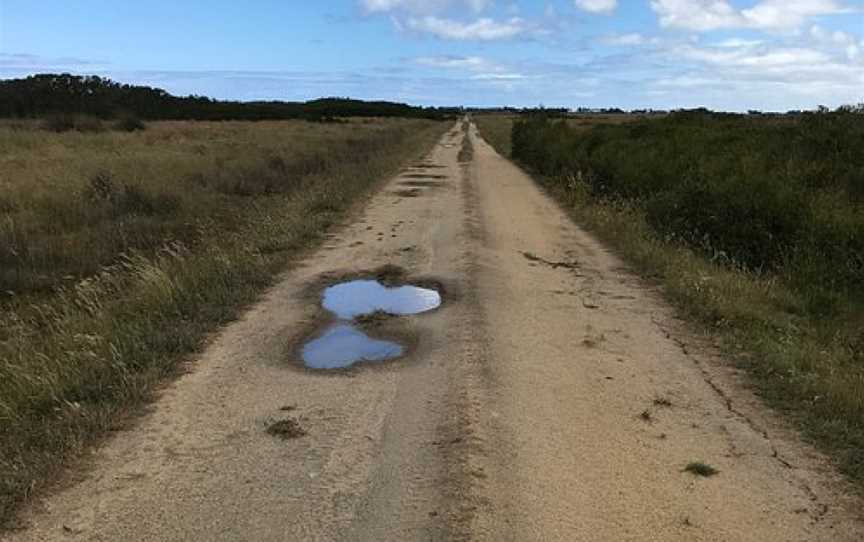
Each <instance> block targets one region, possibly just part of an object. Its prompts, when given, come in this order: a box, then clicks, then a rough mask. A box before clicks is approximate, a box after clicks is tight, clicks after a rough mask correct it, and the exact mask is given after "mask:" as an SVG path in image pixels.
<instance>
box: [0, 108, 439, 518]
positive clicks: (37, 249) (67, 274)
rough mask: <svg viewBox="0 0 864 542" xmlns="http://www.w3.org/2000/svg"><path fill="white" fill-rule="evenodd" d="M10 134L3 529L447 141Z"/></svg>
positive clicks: (320, 134) (0, 165) (323, 133)
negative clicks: (388, 183) (185, 361)
mask: <svg viewBox="0 0 864 542" xmlns="http://www.w3.org/2000/svg"><path fill="white" fill-rule="evenodd" d="M36 128H37V127H35V126H34V125H33V124H28V123H15V124H10V123H7V124H2V125H0V194H2V195H3V197H2V199H0V213H2V214H0V270H2V272H0V292H4V293H3V296H4V298H3V300H2V301H0V303H2V313H0V522H2V521H5V520H8V519H10V518H11V517H12V514H13V513H14V510H15V509H16V507H17V506H18V505H19V504H20V503H21V502H22V500H23V499H25V498H26V497H27V496H28V495H30V494H32V493H33V492H34V491H39V489H40V488H41V487H43V485H44V483H45V482H46V481H47V480H48V479H50V478H51V476H52V475H53V474H54V473H55V472H57V471H58V469H59V468H60V467H61V466H62V465H63V464H64V462H65V461H66V460H68V459H70V458H74V457H75V456H76V455H77V454H79V453H80V452H81V450H82V449H85V448H86V447H87V446H88V445H89V444H90V443H92V442H94V440H96V439H98V438H99V437H100V436H102V435H104V434H106V433H107V432H108V431H110V430H111V429H112V428H113V427H115V426H116V424H117V423H118V420H119V419H121V418H122V417H123V416H124V415H126V414H128V413H129V412H134V411H135V409H136V408H137V407H139V406H140V405H141V404H143V403H144V402H146V401H147V400H149V399H150V398H151V394H152V391H153V389H154V387H155V385H156V384H158V383H159V382H160V381H161V380H163V379H164V378H166V377H168V376H170V375H173V374H175V372H176V367H177V362H178V361H179V360H180V359H181V358H182V357H183V356H186V355H188V354H190V353H192V352H195V351H196V350H198V349H200V347H201V346H202V343H203V339H204V336H205V334H206V333H207V332H209V331H211V330H212V329H213V328H214V327H215V326H217V325H219V324H221V323H224V322H227V321H229V320H230V319H232V318H234V317H235V316H236V314H237V313H238V311H239V310H240V308H241V307H242V306H243V305H244V304H247V303H249V302H251V301H253V300H254V299H255V298H256V296H257V295H258V294H260V292H261V291H262V290H263V289H264V288H265V287H267V286H268V285H270V284H271V283H272V280H273V278H274V276H275V275H276V274H277V273H278V272H280V271H281V270H283V269H285V267H286V265H288V264H289V263H290V261H291V257H292V255H294V254H296V253H297V252H298V251H299V250H302V249H304V248H307V247H309V246H311V245H312V244H314V243H315V242H316V241H317V240H319V239H320V238H321V237H322V234H323V233H324V232H325V231H326V229H327V228H328V227H329V226H331V225H332V224H334V222H336V221H337V220H338V219H340V217H341V216H343V214H344V212H345V211H346V210H347V209H348V208H349V206H350V205H351V204H352V203H353V202H355V201H357V199H358V198H359V197H361V196H362V195H363V194H365V193H367V192H368V190H369V189H370V188H371V187H372V186H374V185H375V184H376V182H377V181H379V180H381V179H384V178H386V177H388V176H389V175H391V174H394V173H395V172H396V171H397V170H398V168H399V167H400V166H401V165H402V164H404V163H406V162H407V161H408V160H414V159H417V158H419V157H420V156H421V155H422V154H423V152H425V151H426V150H427V149H428V148H430V147H431V146H432V145H433V144H434V142H435V141H436V140H437V138H438V137H439V136H440V135H441V134H442V133H443V132H444V131H445V130H446V129H447V128H448V126H447V125H445V124H442V123H433V122H428V121H418V120H411V121H408V120H386V121H380V120H371V119H370V120H365V121H354V122H352V123H350V124H326V125H325V124H310V123H305V122H300V121H290V122H261V123H242V122H224V123H204V122H199V123H195V122H163V123H152V124H151V125H149V126H148V130H146V131H144V132H136V133H118V132H103V133H90V134H84V133H75V132H69V133H64V134H53V133H48V132H45V131H42V130H38V129H36Z"/></svg>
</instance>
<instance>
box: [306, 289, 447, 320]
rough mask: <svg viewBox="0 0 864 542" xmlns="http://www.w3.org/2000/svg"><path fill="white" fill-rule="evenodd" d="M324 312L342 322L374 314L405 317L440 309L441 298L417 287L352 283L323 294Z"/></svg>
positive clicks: (432, 291) (430, 291)
mask: <svg viewBox="0 0 864 542" xmlns="http://www.w3.org/2000/svg"><path fill="white" fill-rule="evenodd" d="M323 305H324V308H325V309H327V310H328V311H330V312H332V313H333V314H335V315H336V316H337V317H338V318H340V319H342V320H350V319H352V318H356V317H357V316H362V315H364V314H372V313H373V312H375V311H384V312H386V313H388V314H395V315H397V316H406V315H409V314H420V313H421V312H427V311H431V310H433V309H437V308H438V307H440V306H441V294H439V293H438V292H437V291H435V290H430V289H428V288H419V287H417V286H396V287H393V288H388V287H387V286H384V285H383V284H381V283H380V282H378V281H377V280H353V281H351V282H344V283H342V284H337V285H335V286H331V287H329V288H327V289H326V290H324V302H323Z"/></svg>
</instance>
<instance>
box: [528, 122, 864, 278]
mask: <svg viewBox="0 0 864 542" xmlns="http://www.w3.org/2000/svg"><path fill="white" fill-rule="evenodd" d="M862 121H864V115H862V114H860V113H857V112H853V111H838V112H833V113H827V112H823V113H810V114H804V115H802V116H800V117H797V118H794V119H787V118H779V119H764V118H752V117H745V116H736V115H715V114H711V113H707V112H684V113H677V114H673V115H670V116H669V117H666V118H663V119H657V120H641V121H637V122H633V123H629V124H622V125H617V126H616V125H602V126H597V127H595V128H593V129H591V130H588V131H585V130H582V129H578V128H575V127H571V126H570V125H568V124H567V122H566V121H550V120H547V119H545V118H542V117H534V118H530V119H527V120H524V121H521V122H518V123H516V124H515V125H514V127H513V157H514V158H516V159H517V160H519V161H520V162H522V163H524V164H526V165H528V166H530V167H531V168H532V169H534V170H535V171H537V172H539V173H541V174H543V175H545V176H549V177H553V178H557V179H559V181H558V182H566V179H567V178H568V176H572V175H579V176H580V179H582V180H583V181H584V182H585V183H586V184H587V186H588V187H589V189H590V192H591V195H592V196H593V197H595V198H604V199H622V200H626V201H630V202H635V203H637V204H639V205H640V206H641V207H642V208H643V209H644V210H645V213H646V218H647V220H648V222H649V223H650V224H651V226H652V227H653V228H654V229H655V230H656V231H657V232H658V234H659V235H661V236H663V237H665V238H668V239H674V240H677V241H681V242H684V243H687V244H688V245H689V246H691V247H696V248H698V249H699V250H702V251H704V252H705V253H706V254H707V255H709V256H710V257H712V258H722V259H724V260H726V261H728V262H730V263H733V264H737V265H740V266H742V267H745V268H746V269H748V270H753V271H768V272H775V273H781V274H784V275H785V276H787V278H790V279H792V280H803V281H807V282H818V283H820V284H822V285H823V286H824V287H825V288H826V289H828V290H831V291H844V292H845V291H851V290H856V291H857V290H860V289H861V288H862V287H864V122H862Z"/></svg>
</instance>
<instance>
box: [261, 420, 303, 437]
mask: <svg viewBox="0 0 864 542" xmlns="http://www.w3.org/2000/svg"><path fill="white" fill-rule="evenodd" d="M267 434H268V435H273V436H274V437H279V438H281V439H283V440H288V439H295V438H300V437H305V436H306V434H307V433H306V430H305V429H303V428H302V427H301V426H300V422H298V421H297V420H295V419H293V418H288V419H285V420H279V421H277V422H273V423H271V424H270V425H268V426H267Z"/></svg>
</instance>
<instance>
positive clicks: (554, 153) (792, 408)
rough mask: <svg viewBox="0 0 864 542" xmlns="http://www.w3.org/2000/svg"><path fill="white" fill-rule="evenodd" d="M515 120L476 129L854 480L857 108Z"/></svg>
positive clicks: (858, 354) (863, 205)
mask: <svg viewBox="0 0 864 542" xmlns="http://www.w3.org/2000/svg"><path fill="white" fill-rule="evenodd" d="M514 120H515V119H513V118H507V117H500V116H478V118H477V123H478V125H479V127H480V130H481V133H482V134H484V136H485V137H486V139H487V140H488V141H489V142H490V143H491V144H492V145H494V146H495V147H496V148H497V149H499V150H500V151H501V152H502V153H507V155H508V156H512V157H513V158H514V159H516V160H517V161H518V162H519V163H521V164H522V165H523V166H524V167H526V168H527V169H528V170H529V171H531V172H532V173H534V174H535V177H536V178H537V179H538V181H539V182H540V183H541V184H542V185H543V186H544V187H545V188H546V190H547V191H548V192H549V193H550V194H551V195H552V196H553V197H555V198H556V199H557V201H558V202H559V203H560V204H561V205H562V207H563V208H564V209H565V210H567V211H568V212H569V213H570V214H571V216H572V217H573V218H574V220H576V221H577V222H578V223H580V224H583V225H585V226H587V227H589V228H590V229H591V230H593V231H594V232H596V233H597V234H598V235H599V236H600V237H602V238H603V239H604V240H605V241H606V242H608V243H609V244H610V245H612V246H613V247H615V248H616V249H617V250H618V251H620V252H621V254H622V255H623V256H625V257H626V258H627V259H628V260H629V262H630V263H631V264H633V265H634V267H636V268H637V269H638V270H639V271H640V272H642V273H643V274H644V275H646V276H649V277H652V278H654V279H655V280H656V281H657V282H658V283H659V284H660V285H661V286H662V287H663V289H664V290H665V292H666V294H667V297H668V298H670V299H671V300H672V301H674V302H675V303H676V305H677V307H678V308H679V309H680V310H681V311H682V313H684V314H686V315H688V316H689V317H690V319H692V320H694V321H696V322H699V323H700V324H701V326H702V327H703V330H704V331H706V332H707V333H709V334H710V335H712V336H714V337H717V338H719V339H721V340H722V341H723V344H724V346H725V348H726V350H727V351H728V352H729V353H730V354H731V355H732V357H733V359H735V360H736V362H737V364H738V366H740V367H742V368H745V369H747V370H748V372H749V374H750V375H751V376H752V381H753V382H754V384H755V386H756V388H757V389H758V391H759V393H760V395H762V396H763V397H764V398H765V399H766V400H767V401H768V402H769V404H772V405H774V406H775V407H777V408H779V409H781V410H783V411H785V412H787V413H788V414H790V415H791V416H792V417H793V418H794V419H795V420H796V421H797V422H798V423H799V425H800V427H801V428H802V429H803V431H804V434H805V435H806V436H807V437H808V438H811V439H813V440H814V441H815V442H817V443H818V444H820V445H821V446H822V447H823V448H824V449H825V450H827V451H829V452H830V453H831V455H832V456H833V457H835V458H836V460H837V462H838V464H839V465H840V466H841V468H842V470H843V471H844V472H845V473H846V474H848V475H849V476H850V477H851V478H852V479H855V480H857V481H859V483H860V482H861V481H862V480H864V364H862V361H864V358H862V352H864V331H862V330H864V317H862V315H864V311H862V307H864V303H862V299H864V295H862V294H864V199H862V194H864V192H862V191H864V155H862V153H861V149H862V148H864V130H862V124H861V122H860V115H859V114H855V113H851V112H836V113H822V114H818V115H815V114H814V115H808V116H804V117H801V118H797V119H772V118H759V117H756V118H754V117H741V116H727V115H717V116H713V115H709V114H704V113H699V112H695V113H686V114H678V115H671V116H669V117H665V118H660V119H651V120H647V119H644V120H640V119H630V122H627V123H619V124H618V125H612V124H610V123H608V122H605V121H603V120H602V119H600V120H598V121H597V122H596V126H593V127H589V126H586V125H585V122H580V123H575V122H573V121H553V120H546V119H542V118H533V119H527V120H525V121H522V122H519V121H518V120H517V121H516V122H517V123H516V129H515V130H513V129H512V127H513V125H514ZM576 124H578V125H576ZM511 134H512V139H511V137H509V136H510V135H511Z"/></svg>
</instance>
